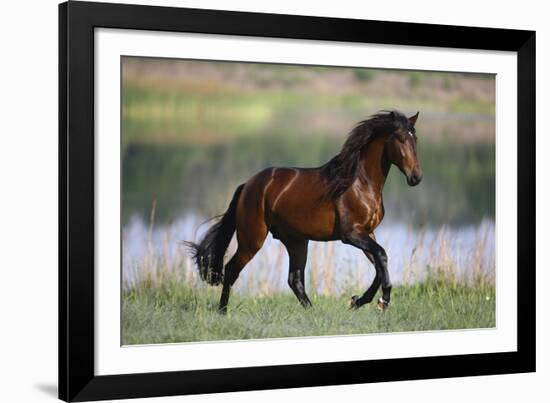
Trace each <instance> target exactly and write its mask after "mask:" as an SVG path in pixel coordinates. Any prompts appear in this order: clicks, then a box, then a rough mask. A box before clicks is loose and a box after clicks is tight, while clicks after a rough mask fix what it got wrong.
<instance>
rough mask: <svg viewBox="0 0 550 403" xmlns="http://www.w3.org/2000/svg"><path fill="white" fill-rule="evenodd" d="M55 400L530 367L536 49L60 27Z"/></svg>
mask: <svg viewBox="0 0 550 403" xmlns="http://www.w3.org/2000/svg"><path fill="white" fill-rule="evenodd" d="M59 49H60V53H59V77H60V80H59V90H60V91H59V94H60V96H59V150H60V152H59V158H60V160H59V166H60V186H59V189H60V194H59V200H60V202H59V203H60V205H59V211H60V222H59V228H60V241H59V256H60V259H59V261H60V267H59V282H60V287H59V293H60V295H59V301H60V302H59V318H60V319H59V397H60V398H61V399H63V400H66V401H86V400H101V399H119V398H130V397H147V396H165V395H177V394H193V393H212V392H225V391H241V390H257V389H274V388H291V387H304V386H319V385H336V384H347V383H364V382H381V381H395V380H410V379H428V378H435V377H438V378H440V377H456V376H473V375H487V374H502V373H517V372H529V371H534V370H535V263H534V261H535V243H534V240H535V184H534V179H535V160H534V158H535V153H534V150H535V33H534V32H531V31H517V30H509V29H489V28H475V27H458V26H442V25H432V24H413V23H400V22H382V21H366V20H352V19H335V18H319V17H307V16H291V15H275V14H258V13H243V12H228V11H215V10H198V9H184V8H169V7H152V6H141V5H139V6H138V5H121V4H107V3H86V2H68V3H63V4H61V5H60V6H59Z"/></svg>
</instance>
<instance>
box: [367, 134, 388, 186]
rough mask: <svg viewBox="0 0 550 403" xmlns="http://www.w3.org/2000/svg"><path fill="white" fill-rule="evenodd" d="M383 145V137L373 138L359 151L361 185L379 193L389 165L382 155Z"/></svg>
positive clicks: (384, 181)
mask: <svg viewBox="0 0 550 403" xmlns="http://www.w3.org/2000/svg"><path fill="white" fill-rule="evenodd" d="M384 146H385V142H384V139H383V138H379V139H376V140H374V141H373V142H372V143H370V144H369V145H368V146H367V148H366V149H365V150H364V151H363V152H362V153H361V162H360V165H361V167H360V169H361V171H360V175H359V180H360V182H361V186H366V187H368V189H369V190H370V191H374V192H378V193H380V195H381V194H382V189H383V188H384V184H385V183H386V178H387V177H388V173H389V171H390V166H391V164H390V163H389V161H387V159H386V157H385V155H384Z"/></svg>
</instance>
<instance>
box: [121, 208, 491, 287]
mask: <svg viewBox="0 0 550 403" xmlns="http://www.w3.org/2000/svg"><path fill="white" fill-rule="evenodd" d="M204 221H205V220H204V218H203V217H200V216H198V215H194V214H187V215H185V216H182V217H180V218H179V219H177V220H176V221H174V222H173V223H172V224H168V225H160V226H155V227H154V228H149V226H148V224H146V223H145V222H144V220H143V219H142V218H140V217H139V216H137V215H135V216H133V217H131V218H130V219H129V221H128V223H127V224H126V225H125V226H124V227H123V250H122V253H123V265H122V271H123V282H124V286H125V287H132V285H134V284H135V283H136V282H138V281H139V280H140V279H142V278H143V277H144V275H146V274H152V275H153V276H155V275H158V274H161V273H162V272H163V271H167V272H172V273H174V274H176V275H177V276H178V277H180V278H181V279H182V281H184V282H187V283H189V285H193V284H196V283H197V282H198V281H199V279H198V273H197V272H196V270H195V269H194V268H193V265H192V262H191V260H190V258H189V256H188V254H187V251H186V250H185V248H184V246H183V244H182V241H184V240H194V241H196V240H197V239H199V238H200V236H201V235H202V234H203V233H204V232H205V231H206V229H207V228H208V224H205V225H202V226H201V223H203V222H204ZM376 237H377V241H378V242H379V243H380V245H382V246H383V247H384V248H385V250H386V252H387V254H388V257H389V271H390V276H391V280H392V282H393V283H394V284H399V283H403V282H407V283H413V282H415V281H421V280H422V279H424V278H425V277H426V276H427V275H428V271H429V270H430V268H431V270H433V269H434V268H439V269H444V270H451V271H452V273H454V274H453V275H454V276H455V277H460V276H469V275H471V274H473V273H474V272H476V271H477V272H483V273H485V274H488V275H491V274H494V267H495V226H494V222H493V221H492V220H484V221H482V222H481V223H480V224H477V225H463V226H452V227H451V226H441V227H438V228H435V227H432V228H421V229H419V228H414V227H411V226H408V225H405V224H403V223H402V222H391V221H385V222H383V223H382V225H380V227H379V228H378V229H377V231H376ZM235 248H236V241H235V240H234V239H233V241H232V243H231V245H230V248H229V251H228V254H227V257H230V256H231V254H232V253H233V251H234V250H235ZM287 276H288V255H287V254H286V250H285V249H284V246H283V245H282V244H281V243H280V242H279V241H278V240H275V239H273V238H272V237H271V235H269V236H268V238H267V239H266V241H265V243H264V246H263V248H262V249H261V250H260V251H259V252H258V254H257V255H256V256H255V257H254V259H253V260H252V261H251V262H250V263H249V264H248V265H247V266H246V267H245V269H244V270H243V272H242V273H241V276H240V277H239V279H238V281H237V283H236V285H235V287H234V289H235V291H236V292H240V293H252V294H270V293H273V292H280V291H288V290H289V288H288V285H287ZM373 278H374V268H373V267H372V265H371V264H370V262H368V261H367V259H366V258H365V256H364V254H363V253H362V252H361V251H359V250H358V249H356V248H354V247H352V246H349V245H344V244H342V243H341V242H310V243H309V248H308V262H307V265H306V286H308V287H310V289H311V288H314V289H316V290H317V292H320V293H326V294H339V293H341V292H343V291H345V290H347V289H349V288H350V287H352V288H354V289H356V290H357V292H359V291H361V290H362V289H366V287H367V286H368V285H369V284H370V282H371V281H372V279H373Z"/></svg>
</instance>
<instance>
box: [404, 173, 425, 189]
mask: <svg viewBox="0 0 550 403" xmlns="http://www.w3.org/2000/svg"><path fill="white" fill-rule="evenodd" d="M421 180H422V172H413V173H411V174H410V175H409V176H407V184H408V185H409V186H416V185H418V184H419V183H420V181H421Z"/></svg>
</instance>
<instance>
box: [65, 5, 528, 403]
mask: <svg viewBox="0 0 550 403" xmlns="http://www.w3.org/2000/svg"><path fill="white" fill-rule="evenodd" d="M99 27H104V28H121V29H131V30H137V29H139V30H154V31H171V32H193V33H208V34H229V35H242V36H255V37H275V38H296V39H309V40H326V41H341V42H364V43H376V44H394V45H415V46H428V47H445V48H466V49H481V50H501V51H512V52H516V53H517V74H518V76H517V96H518V99H517V114H518V115H517V122H518V127H517V144H518V147H517V156H518V196H519V195H521V197H518V198H517V205H518V222H517V231H518V237H517V239H518V244H517V247H518V249H517V252H518V255H517V256H518V260H517V285H518V288H517V296H518V298H517V300H518V306H517V314H518V317H517V326H518V328H517V347H518V348H517V351H516V352H505V353H486V354H471V355H455V356H439V357H419V358H401V359H384V360H376V361H348V362H332V363H315V364H299V365H283V366H264V367H253V368H252V367H250V368H231V369H208V370H193V371H178V372H156V373H139V374H124V375H109V376H96V375H95V373H94V236H95V234H94V219H95V217H94V200H95V191H94V183H95V182H94V180H95V178H94V29H95V28H99ZM532 371H535V32H534V31H520V30H511V29H493V28H477V27H459V26H445V25H432V24H416V23H401V22H383V21H367V20H354V19H337V18H320V17H307V16H295V15H275V14H259V13H247V12H229V11H215V10H199V9H186V8H171V7H156V6H142V5H121V4H107V3H88V2H80V1H79V2H72V1H71V2H68V3H63V4H60V5H59V398H60V399H62V400H66V401H87V400H101V399H121V398H137V397H148V396H168V395H180V394H196V393H212V392H229V391H245V390H260V389H276V388H293V387H306V386H321V385H340V384H351V383H365V382H383V381H397V380H413V379H427V378H445V377H462V376H473V375H490V374H504V373H520V372H532Z"/></svg>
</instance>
